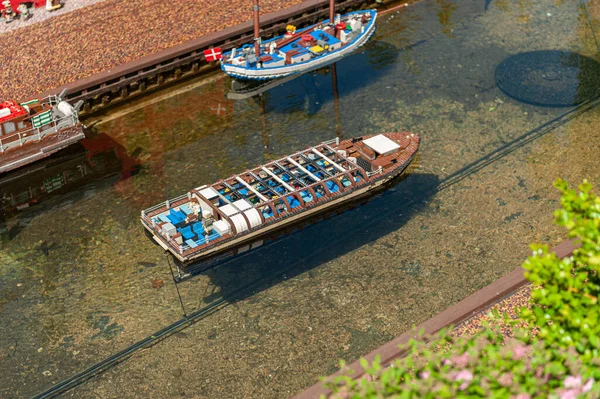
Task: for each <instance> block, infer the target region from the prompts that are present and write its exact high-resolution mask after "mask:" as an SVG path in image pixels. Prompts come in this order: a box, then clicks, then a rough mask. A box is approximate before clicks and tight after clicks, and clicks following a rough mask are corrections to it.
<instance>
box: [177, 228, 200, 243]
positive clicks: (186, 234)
mask: <svg viewBox="0 0 600 399" xmlns="http://www.w3.org/2000/svg"><path fill="white" fill-rule="evenodd" d="M177 231H179V232H180V233H181V236H182V237H183V240H184V241H187V240H193V239H195V238H196V233H194V232H193V231H192V226H185V227H182V228H180V229H177Z"/></svg>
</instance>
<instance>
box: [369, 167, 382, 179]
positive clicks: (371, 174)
mask: <svg viewBox="0 0 600 399" xmlns="http://www.w3.org/2000/svg"><path fill="white" fill-rule="evenodd" d="M380 174H383V168H382V167H381V166H379V168H377V169H376V170H375V171H374V172H367V176H368V177H371V176H374V175H380Z"/></svg>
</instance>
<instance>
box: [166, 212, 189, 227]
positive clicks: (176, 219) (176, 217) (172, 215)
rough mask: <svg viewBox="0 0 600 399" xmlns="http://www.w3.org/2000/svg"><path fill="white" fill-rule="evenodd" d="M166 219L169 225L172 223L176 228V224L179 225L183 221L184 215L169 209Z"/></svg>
mask: <svg viewBox="0 0 600 399" xmlns="http://www.w3.org/2000/svg"><path fill="white" fill-rule="evenodd" d="M167 218H168V219H169V221H170V222H171V223H173V225H174V226H176V225H178V224H181V223H182V222H183V221H184V220H185V214H184V213H183V212H180V211H176V210H174V209H171V210H170V212H169V214H168V215H167Z"/></svg>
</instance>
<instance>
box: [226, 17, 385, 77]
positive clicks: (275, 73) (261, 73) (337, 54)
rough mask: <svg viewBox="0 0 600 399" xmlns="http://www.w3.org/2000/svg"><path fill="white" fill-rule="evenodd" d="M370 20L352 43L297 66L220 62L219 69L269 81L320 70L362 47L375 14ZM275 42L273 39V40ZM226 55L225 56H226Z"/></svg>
mask: <svg viewBox="0 0 600 399" xmlns="http://www.w3.org/2000/svg"><path fill="white" fill-rule="evenodd" d="M371 15H372V18H371V21H370V22H369V24H368V25H367V26H366V28H365V31H364V32H363V33H362V35H361V36H359V37H358V38H356V39H355V40H354V41H353V42H352V43H350V44H348V45H346V46H344V47H342V48H340V49H338V50H335V51H332V52H331V53H329V54H326V55H323V56H320V57H318V58H314V59H312V60H309V61H305V62H300V63H297V64H291V65H286V66H280V67H263V68H248V67H242V66H235V65H232V64H228V63H225V62H221V69H222V70H223V71H224V72H225V73H227V74H228V75H229V76H231V77H233V78H236V79H243V80H269V79H277V78H282V77H285V76H290V75H294V74H298V73H304V72H308V71H311V70H314V69H318V68H321V67H323V66H325V65H329V64H332V63H334V62H336V61H338V60H339V59H341V58H342V57H344V56H346V55H349V54H350V53H352V52H354V51H355V50H357V49H358V48H360V47H362V46H363V45H364V44H365V43H366V42H367V41H369V39H370V38H371V36H373V33H375V29H376V28H375V20H376V19H377V13H376V12H374V11H373V12H372V14H371ZM274 40H275V39H274ZM227 55H228V53H226V54H225V56H227Z"/></svg>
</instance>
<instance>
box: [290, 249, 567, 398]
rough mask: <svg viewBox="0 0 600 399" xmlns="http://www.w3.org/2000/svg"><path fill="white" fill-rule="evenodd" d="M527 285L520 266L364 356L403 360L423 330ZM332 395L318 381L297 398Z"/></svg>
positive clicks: (356, 367) (453, 321) (357, 370)
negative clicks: (412, 342)
mask: <svg viewBox="0 0 600 399" xmlns="http://www.w3.org/2000/svg"><path fill="white" fill-rule="evenodd" d="M576 248H577V246H576V245H575V244H573V241H572V240H567V241H563V242H562V243H560V244H558V245H557V246H555V247H554V248H552V251H553V252H555V253H556V254H557V256H558V257H559V258H564V257H567V256H570V255H572V254H573V251H574V250H575V249H576ZM527 283H528V281H527V279H526V278H525V275H524V269H523V268H522V267H521V266H519V267H517V268H516V269H515V270H513V271H512V272H510V273H509V274H508V275H506V276H504V277H502V278H500V279H498V280H496V281H494V282H493V283H492V284H490V285H488V286H487V287H485V288H482V289H481V290H479V291H477V292H475V293H474V294H472V295H470V296H468V297H467V298H465V299H463V300H462V301H460V302H459V303H457V304H456V305H454V306H451V307H449V308H448V309H446V310H444V311H443V312H441V313H439V314H437V315H436V316H434V317H432V318H431V319H429V320H427V321H425V322H423V323H421V324H419V325H418V326H417V327H415V328H414V329H412V330H411V331H409V332H406V333H404V334H402V335H400V336H398V337H396V338H395V339H393V340H391V341H389V342H388V343H386V344H384V345H383V346H380V347H379V348H377V349H375V350H374V351H372V352H371V353H369V354H367V355H365V356H363V357H364V358H365V359H366V360H367V361H369V362H373V360H374V359H375V356H377V355H379V356H380V357H381V364H383V365H386V364H389V363H390V362H391V361H392V360H394V359H397V358H401V357H403V356H404V355H405V354H406V350H404V349H401V348H400V346H401V345H406V344H407V343H408V342H409V341H410V340H411V339H419V331H420V330H423V331H424V333H425V336H431V335H433V334H435V333H437V332H439V331H440V330H442V329H443V328H445V327H448V326H450V325H457V324H459V323H461V322H463V321H465V320H467V319H469V318H470V317H473V316H474V315H476V314H477V313H480V312H481V311H483V310H485V309H487V308H489V307H491V306H492V305H494V304H496V303H498V302H500V301H501V300H502V299H504V298H506V297H507V296H509V295H511V294H513V293H514V292H516V291H517V290H518V289H519V288H521V287H523V286H524V285H526V284H527ZM348 367H349V368H350V369H351V370H353V371H354V372H353V373H352V374H351V375H350V377H351V378H353V379H357V378H360V377H361V376H362V375H363V374H364V373H365V371H364V369H363V368H362V366H361V365H360V360H357V361H355V362H353V363H351V364H350V365H348ZM339 375H341V373H340V371H338V372H336V373H334V374H332V375H331V376H330V377H336V376H339ZM330 393H331V391H330V390H328V389H326V388H325V387H324V386H323V383H322V382H318V383H316V384H314V385H313V386H311V387H310V388H308V389H307V390H305V391H304V392H301V393H299V394H298V395H296V396H294V397H293V399H309V398H318V397H319V396H320V395H325V396H328V395H329V394H330Z"/></svg>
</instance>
